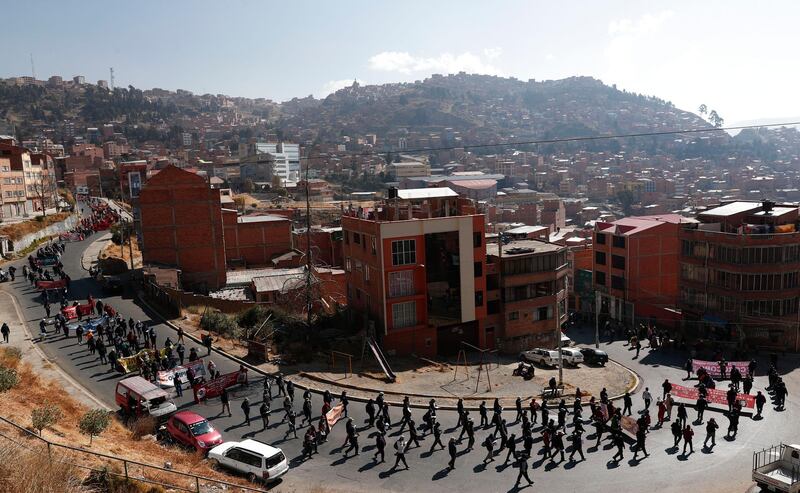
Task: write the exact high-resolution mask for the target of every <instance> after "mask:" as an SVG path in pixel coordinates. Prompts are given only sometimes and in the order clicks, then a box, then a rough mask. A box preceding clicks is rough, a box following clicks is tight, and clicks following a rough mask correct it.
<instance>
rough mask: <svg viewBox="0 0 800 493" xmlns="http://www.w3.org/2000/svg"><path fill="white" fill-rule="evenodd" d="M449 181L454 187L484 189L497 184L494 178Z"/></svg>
mask: <svg viewBox="0 0 800 493" xmlns="http://www.w3.org/2000/svg"><path fill="white" fill-rule="evenodd" d="M446 181H450V180H446ZM451 183H452V185H453V186H454V187H464V188H469V189H470V190H485V189H487V188H492V187H494V186H497V181H495V180H457V181H452V182H451Z"/></svg>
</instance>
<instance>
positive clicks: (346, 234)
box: [344, 231, 350, 245]
mask: <svg viewBox="0 0 800 493" xmlns="http://www.w3.org/2000/svg"><path fill="white" fill-rule="evenodd" d="M344 244H345V245H349V244H350V232H349V231H345V232H344Z"/></svg>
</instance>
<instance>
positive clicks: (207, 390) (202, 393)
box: [192, 371, 247, 403]
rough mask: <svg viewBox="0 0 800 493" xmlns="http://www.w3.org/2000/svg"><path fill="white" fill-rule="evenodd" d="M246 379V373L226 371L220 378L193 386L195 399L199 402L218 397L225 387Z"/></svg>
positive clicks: (243, 381)
mask: <svg viewBox="0 0 800 493" xmlns="http://www.w3.org/2000/svg"><path fill="white" fill-rule="evenodd" d="M246 379H247V374H246V373H244V372H240V371H235V372H233V373H226V374H224V375H222V376H220V377H218V378H215V379H214V380H209V381H208V382H205V383H201V384H199V385H195V386H194V387H193V388H192V390H194V401H195V402H198V403H199V402H200V401H201V400H204V399H210V398H213V397H218V396H220V395H222V390H223V389H227V388H228V387H233V386H234V385H236V384H239V383H246V381H247V380H246Z"/></svg>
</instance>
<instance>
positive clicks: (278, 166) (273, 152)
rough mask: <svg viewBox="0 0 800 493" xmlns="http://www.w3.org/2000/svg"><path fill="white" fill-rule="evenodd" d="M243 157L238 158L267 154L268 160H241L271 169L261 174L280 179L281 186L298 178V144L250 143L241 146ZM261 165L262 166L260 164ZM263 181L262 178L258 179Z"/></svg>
mask: <svg viewBox="0 0 800 493" xmlns="http://www.w3.org/2000/svg"><path fill="white" fill-rule="evenodd" d="M241 149H242V151H243V152H244V155H241V154H240V158H242V159H243V158H245V157H248V156H250V157H252V156H258V155H263V154H269V155H270V156H271V158H270V159H267V160H263V161H262V160H258V159H255V160H254V159H243V162H247V163H253V162H255V164H256V165H262V166H263V167H264V169H265V170H266V169H268V168H269V167H271V170H269V171H264V172H263V173H262V174H265V175H268V176H269V177H270V178H271V177H272V175H274V176H277V177H279V178H280V179H281V184H282V185H285V184H286V182H296V181H298V180H299V179H300V178H301V176H300V171H301V170H300V144H290V143H288V142H251V143H249V144H248V145H247V146H241ZM262 163H263V164H262ZM259 179H263V178H259Z"/></svg>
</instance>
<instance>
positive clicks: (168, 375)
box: [156, 359, 208, 387]
mask: <svg viewBox="0 0 800 493" xmlns="http://www.w3.org/2000/svg"><path fill="white" fill-rule="evenodd" d="M189 368H192V370H194V376H195V378H203V379H205V378H206V376H207V375H208V373H206V367H205V366H204V365H203V360H202V359H198V360H195V361H189V362H188V363H186V364H184V365H182V366H176V367H175V368H172V369H171V370H167V371H160V372H157V373H156V381H157V382H158V385H160V386H162V387H174V386H175V375H179V376H180V377H181V381H182V382H184V383H185V382H188V381H189V378H188V377H187V376H186V372H187V370H188V369H189Z"/></svg>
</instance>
